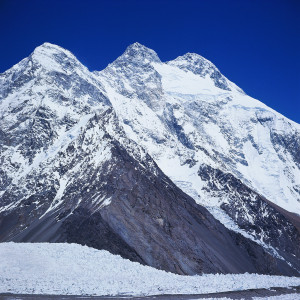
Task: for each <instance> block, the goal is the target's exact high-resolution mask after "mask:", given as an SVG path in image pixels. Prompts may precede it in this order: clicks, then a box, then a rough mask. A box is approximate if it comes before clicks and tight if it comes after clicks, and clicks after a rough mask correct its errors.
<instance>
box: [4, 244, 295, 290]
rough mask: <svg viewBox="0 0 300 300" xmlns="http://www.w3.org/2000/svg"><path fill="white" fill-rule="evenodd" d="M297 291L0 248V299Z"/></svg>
mask: <svg viewBox="0 0 300 300" xmlns="http://www.w3.org/2000/svg"><path fill="white" fill-rule="evenodd" d="M297 285H300V278H295V277H282V276H267V275H257V274H242V275H219V274H216V275H210V274H209V275H203V276H180V275H176V274H172V273H167V272H164V271H160V270H156V269H154V268H151V267H147V266H142V265H140V264H138V263H134V262H131V261H129V260H126V259H123V258H121V257H120V256H116V255H112V254H110V253H109V252H107V251H102V250H101V251H99V250H96V249H92V248H88V247H86V246H80V245H76V244H46V243H43V244H42V243H34V244H24V243H22V244H17V243H1V244H0V293H25V294H59V295H68V294H73V295H121V294H122V295H124V294H127V295H156V294H200V293H212V292H223V291H232V290H244V289H257V288H269V287H274V286H276V287H288V286H297Z"/></svg>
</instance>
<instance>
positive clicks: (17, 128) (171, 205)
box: [0, 43, 300, 274]
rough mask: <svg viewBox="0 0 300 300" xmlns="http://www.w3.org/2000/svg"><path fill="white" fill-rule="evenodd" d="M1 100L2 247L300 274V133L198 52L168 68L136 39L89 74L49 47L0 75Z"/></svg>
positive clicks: (188, 267)
mask: <svg viewBox="0 0 300 300" xmlns="http://www.w3.org/2000/svg"><path fill="white" fill-rule="evenodd" d="M0 97H1V98H0V150H1V151H0V159H1V165H0V175H1V176H0V240H1V241H9V240H15V241H69V242H77V243H82V244H88V245H90V246H93V247H96V248H98V249H107V250H109V251H111V252H112V253H116V254H121V255H122V256H123V257H126V258H130V259H132V260H135V261H139V262H142V263H144V264H148V265H151V266H154V267H157V268H161V269H165V270H169V271H173V272H177V273H184V274H194V273H201V272H245V271H249V272H261V273H274V274H280V273H281V274H293V272H296V271H295V269H298V270H299V269H300V266H299V265H300V264H299V257H300V253H299V247H298V245H299V243H300V236H299V232H298V230H297V226H298V225H297V224H298V223H297V222H298V220H299V219H298V216H297V215H293V213H297V214H299V211H300V209H299V192H300V189H299V184H300V183H299V178H300V171H299V164H300V158H299V153H300V151H299V145H300V134H299V132H300V131H299V125H298V124H295V123H293V122H292V121H289V120H288V119H286V118H284V117H283V116H281V115H280V114H278V113H276V112H274V111H273V110H271V109H270V108H268V107H266V106H265V105H264V104H262V103H260V102H259V101H257V100H254V99H252V98H250V97H249V96H247V95H245V94H244V92H243V91H242V90H241V89H239V88H238V87H237V86H236V85H234V84H233V83H232V82H230V81H229V80H228V79H227V78H225V77H224V76H223V75H222V74H221V73H220V71H219V70H218V69H217V68H216V67H215V66H214V65H213V64H212V63H210V62H209V61H207V60H205V59H204V58H202V57H201V56H199V55H197V54H186V55H184V56H182V57H179V58H177V59H175V60H174V61H171V62H167V63H162V62H161V61H160V59H159V58H158V56H157V54H156V53H155V52H154V51H153V50H150V49H148V48H146V47H144V46H142V45H140V44H138V43H135V44H133V45H131V46H129V47H128V49H127V50H126V51H125V53H124V54H123V55H122V56H120V57H119V58H118V59H117V60H116V61H115V62H113V63H112V64H110V65H109V66H108V67H107V68H106V69H105V70H103V71H101V72H93V73H92V72H89V71H88V70H87V68H85V67H84V66H83V65H82V64H81V63H80V62H79V61H78V60H77V59H76V58H75V57H74V56H73V55H72V54H71V53H70V52H69V51H67V50H64V49H62V48H60V47H58V46H55V45H51V44H49V43H45V44H43V45H42V46H40V47H38V48H37V49H36V50H35V51H34V52H33V53H32V54H31V55H30V56H29V57H28V58H25V59H24V60H22V61H21V62H20V63H19V64H17V65H15V66H14V67H13V68H11V69H10V70H8V71H6V72H5V73H3V74H1V75H0ZM149 154H150V156H149ZM161 170H162V171H163V172H164V173H165V174H166V175H167V176H169V178H171V180H172V181H173V182H172V181H171V180H170V179H169V178H168V177H166V176H165V175H164V174H163V173H162V172H161ZM174 183H175V184H174ZM178 187H179V188H180V189H182V190H183V191H184V192H185V193H187V194H188V195H189V196H191V197H192V198H193V199H194V200H195V201H196V202H197V203H198V205H196V204H195V203H194V202H193V200H192V199H191V198H190V197H188V196H187V195H186V194H184V193H183V192H182V191H181V190H180V189H178ZM272 203H276V204H277V205H278V206H276V205H273V204H272ZM200 205H202V206H205V207H206V208H207V209H208V210H209V211H210V212H211V213H212V214H213V215H214V217H215V218H217V219H218V220H220V221H221V223H223V224H224V225H225V226H226V227H227V228H229V229H230V230H233V231H235V232H237V233H234V232H232V231H229V230H226V229H225V228H224V226H222V224H220V223H219V222H217V221H216V220H214V218H213V217H212V215H211V214H210V213H208V211H207V210H206V209H204V208H202V207H201V206H200ZM284 209H285V210H284ZM291 212H292V213H291ZM252 240H254V241H255V243H254V242H253V241H252ZM262 247H263V248H262ZM265 251H267V252H268V253H270V254H271V255H272V256H273V257H272V256H270V255H269V254H267V253H266V252H265ZM232 253H235V255H234V257H233V255H232ZM284 260H286V261H287V262H285V261H284ZM288 265H289V266H288Z"/></svg>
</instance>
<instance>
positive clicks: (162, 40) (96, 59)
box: [0, 0, 300, 123]
mask: <svg viewBox="0 0 300 300" xmlns="http://www.w3.org/2000/svg"><path fill="white" fill-rule="evenodd" d="M45 41H47V42H51V43H54V44H57V45H60V46H62V47H64V48H67V49H68V50H70V51H71V52H73V53H74V54H75V55H76V56H77V58H78V59H79V60H80V61H81V62H82V63H83V64H85V65H86V66H87V67H88V68H89V69H90V70H101V69H103V68H104V67H105V66H106V65H107V64H108V63H110V62H112V61H113V60H115V59H116V58H117V57H118V56H119V55H121V54H122V52H123V51H124V50H125V48H126V47H127V46H128V45H129V44H131V43H133V42H136V41H138V42H140V43H142V44H144V45H146V46H147V47H149V48H152V49H154V50H155V51H156V52H157V53H158V55H159V57H160V58H161V60H163V61H166V60H171V59H174V58H176V57H177V56H179V55H182V54H184V53H186V52H196V53H199V54H201V55H202V56H204V57H206V58H207V59H209V60H211V61H212V62H213V63H214V64H215V65H216V66H217V67H218V68H219V69H220V70H221V72H222V73H223V74H224V75H225V76H227V77H228V78H229V79H230V80H232V81H233V82H235V83H236V84H237V85H238V86H240V87H241V88H242V89H244V91H245V92H246V93H247V94H249V95H250V96H253V97H255V98H257V99H259V100H261V101H262V102H264V103H266V104H267V105H269V106H270V107H272V108H274V109H275V110H277V111H279V112H280V113H282V114H284V115H285V116H287V117H289V118H291V119H292V120H294V121H296V122H298V123H300V1H299V0H281V1H279V0H269V1H267V0H249V1H247V0H236V1H235V0H232V1H230V0H227V1H225V0H224V1H217V0H215V1H214V0H207V1H201V0H198V1H189V0H182V1H176V0H172V1H167V0H160V1H158V0H157V1H155V0H152V1H147V0H139V1H138V0H137V1H131V0H128V1H126V0H107V1H101V0H98V1H96V0H94V1H92V0H82V1H76V0H57V1H56V0H51V1H50V0H49V1H48V0H39V1H37V0H36V1H35V0H26V1H25V0H20V1H17V0H0V72H3V71H5V70H6V69H8V68H10V67H11V66H12V65H14V64H15V63H17V62H19V61H20V60H21V59H22V58H24V57H26V56H28V55H29V54H30V53H31V52H32V51H33V49H34V48H35V47H36V46H38V45H40V44H42V43H43V42H45Z"/></svg>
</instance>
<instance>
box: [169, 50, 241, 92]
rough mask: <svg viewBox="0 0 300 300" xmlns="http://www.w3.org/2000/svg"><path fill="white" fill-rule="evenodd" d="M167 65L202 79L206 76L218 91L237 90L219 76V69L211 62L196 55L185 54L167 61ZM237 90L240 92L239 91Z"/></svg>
mask: <svg viewBox="0 0 300 300" xmlns="http://www.w3.org/2000/svg"><path fill="white" fill-rule="evenodd" d="M167 64H168V65H171V66H176V67H178V68H180V69H182V70H184V71H190V72H192V73H194V74H195V75H200V76H201V77H203V78H205V77H206V76H207V75H208V76H209V77H210V78H211V79H212V80H213V82H214V84H215V86H216V87H218V88H220V89H223V90H227V91H231V90H233V89H238V88H237V87H236V86H235V85H234V84H232V83H231V82H230V81H229V80H228V79H227V78H226V77H225V76H224V75H222V74H221V72H220V71H219V69H218V68H217V67H216V66H215V65H214V64H213V63H212V62H210V61H209V60H208V59H206V58H204V57H203V56H201V55H199V54H197V53H186V54H184V55H182V56H179V57H177V58H176V59H174V60H171V61H168V62H167ZM238 90H239V91H241V90H240V89H238ZM241 92H242V91H241Z"/></svg>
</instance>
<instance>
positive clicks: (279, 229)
mask: <svg viewBox="0 0 300 300" xmlns="http://www.w3.org/2000/svg"><path fill="white" fill-rule="evenodd" d="M198 174H199V176H200V177H201V179H202V180H204V181H206V182H207V186H206V187H205V188H204V189H206V190H208V191H209V192H210V193H211V194H212V195H213V196H214V197H217V198H220V199H223V201H222V203H221V205H220V207H221V209H223V210H224V211H225V212H226V213H227V214H228V215H229V216H230V217H231V218H232V219H233V220H234V221H235V222H236V223H237V224H238V226H239V227H240V228H241V229H243V230H245V231H246V232H247V233H249V234H250V235H252V236H253V237H254V238H255V239H256V240H259V241H262V242H263V243H265V244H267V245H270V246H272V247H273V248H274V249H276V250H277V251H278V254H279V255H281V256H282V257H284V258H285V259H286V260H287V261H289V262H291V263H292V264H293V265H296V266H297V265H299V257H300V253H299V251H300V249H299V247H298V245H299V244H300V235H299V232H298V230H297V228H296V227H295V225H294V224H293V220H292V219H291V218H290V217H288V215H287V214H285V215H283V214H282V212H281V211H278V210H277V209H276V208H275V207H274V206H271V205H269V202H268V201H266V199H264V198H263V197H262V196H260V195H259V194H258V193H256V192H254V191H252V190H251V189H250V188H248V187H247V186H245V185H244V184H243V183H242V182H241V181H240V180H239V179H237V178H235V177H234V176H233V175H232V174H230V173H224V172H222V171H220V170H217V169H213V168H211V167H210V166H208V165H202V166H201V167H200V169H199V172H198Z"/></svg>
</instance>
